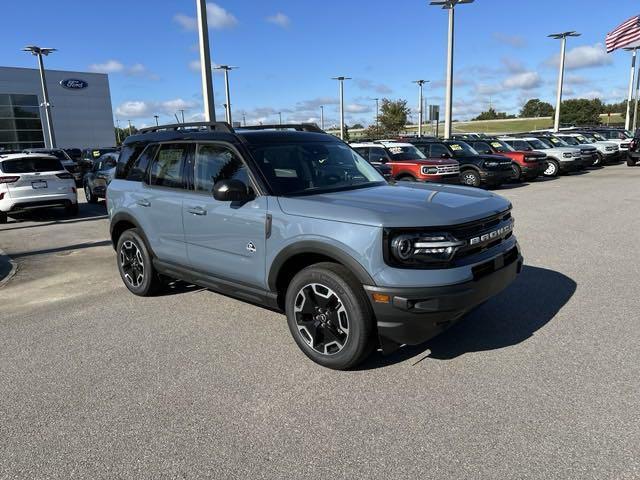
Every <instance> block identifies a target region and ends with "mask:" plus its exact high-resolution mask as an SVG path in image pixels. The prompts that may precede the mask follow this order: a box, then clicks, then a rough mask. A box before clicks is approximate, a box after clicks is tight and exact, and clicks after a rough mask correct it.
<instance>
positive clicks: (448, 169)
mask: <svg viewBox="0 0 640 480" xmlns="http://www.w3.org/2000/svg"><path fill="white" fill-rule="evenodd" d="M438 173H439V174H447V173H460V166H459V165H438Z"/></svg>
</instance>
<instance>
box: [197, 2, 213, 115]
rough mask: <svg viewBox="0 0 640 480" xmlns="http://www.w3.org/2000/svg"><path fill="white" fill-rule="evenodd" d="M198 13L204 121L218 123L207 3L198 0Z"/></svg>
mask: <svg viewBox="0 0 640 480" xmlns="http://www.w3.org/2000/svg"><path fill="white" fill-rule="evenodd" d="M196 9H197V11H198V39H199V43H200V73H201V75H202V101H203V104H204V119H205V121H207V122H215V121H216V107H215V101H214V98H213V75H212V73H211V52H210V50H209V28H208V24H207V1H206V0H196Z"/></svg>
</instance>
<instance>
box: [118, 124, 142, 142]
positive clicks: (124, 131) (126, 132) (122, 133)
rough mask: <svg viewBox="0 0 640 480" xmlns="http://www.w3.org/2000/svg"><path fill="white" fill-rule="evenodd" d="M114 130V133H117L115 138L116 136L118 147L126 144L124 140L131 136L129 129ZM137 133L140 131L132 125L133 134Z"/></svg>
mask: <svg viewBox="0 0 640 480" xmlns="http://www.w3.org/2000/svg"><path fill="white" fill-rule="evenodd" d="M113 130H114V133H115V136H116V144H117V145H122V143H123V142H124V139H125V138H127V137H128V136H129V127H127V128H118V127H114V129H113ZM136 133H138V129H137V128H136V127H134V126H133V125H132V126H131V134H132V135H135V134H136ZM118 140H119V141H118Z"/></svg>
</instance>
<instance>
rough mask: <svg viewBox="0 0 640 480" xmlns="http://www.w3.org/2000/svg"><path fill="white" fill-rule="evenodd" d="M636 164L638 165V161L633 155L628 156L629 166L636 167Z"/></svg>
mask: <svg viewBox="0 0 640 480" xmlns="http://www.w3.org/2000/svg"><path fill="white" fill-rule="evenodd" d="M635 165H636V161H635V160H634V159H633V158H631V155H629V156H628V157H627V166H628V167H635Z"/></svg>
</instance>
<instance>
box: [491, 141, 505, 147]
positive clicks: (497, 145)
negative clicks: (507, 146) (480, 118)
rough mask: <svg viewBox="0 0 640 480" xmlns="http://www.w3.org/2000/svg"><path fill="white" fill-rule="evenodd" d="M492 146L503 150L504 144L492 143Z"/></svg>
mask: <svg viewBox="0 0 640 480" xmlns="http://www.w3.org/2000/svg"><path fill="white" fill-rule="evenodd" d="M491 146H492V147H493V148H502V144H501V143H500V142H491Z"/></svg>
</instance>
